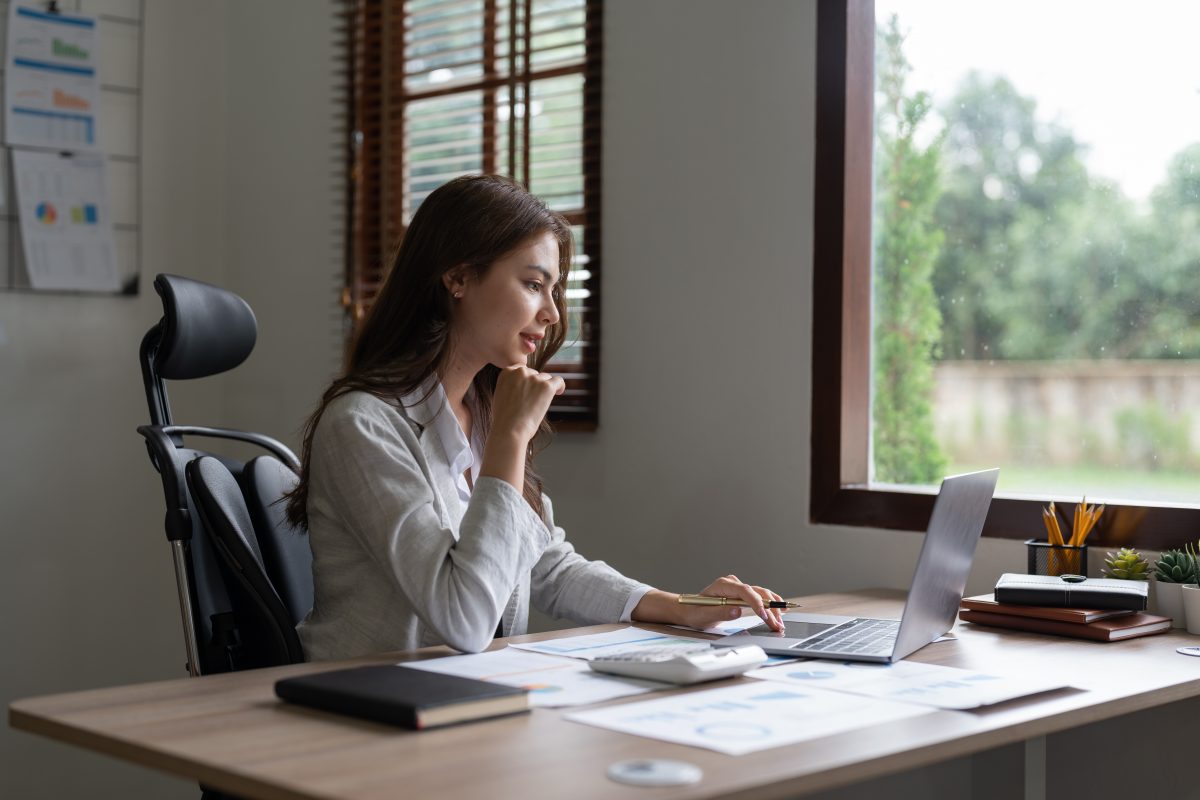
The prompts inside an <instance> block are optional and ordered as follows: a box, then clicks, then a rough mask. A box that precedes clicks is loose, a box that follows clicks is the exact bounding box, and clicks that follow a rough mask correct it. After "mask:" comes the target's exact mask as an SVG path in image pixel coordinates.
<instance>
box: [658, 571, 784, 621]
mask: <svg viewBox="0 0 1200 800" xmlns="http://www.w3.org/2000/svg"><path fill="white" fill-rule="evenodd" d="M677 606H678V611H679V616H680V617H681V618H682V619H683V622H684V624H685V625H687V626H688V627H691V628H698V629H700V630H703V629H705V628H709V627H711V626H713V625H715V624H717V623H718V622H722V621H724V620H731V619H737V618H738V617H740V616H741V615H742V611H741V609H742V608H749V609H751V610H752V611H753V612H754V613H755V614H757V615H758V616H759V617H760V618H761V619H762V620H763V622H766V623H767V624H768V625H769V626H771V629H772V630H775V631H782V630H783V609H785V608H790V607H791V606H789V605H787V603H786V601H785V600H784V599H783V598H782V597H780V596H779V595H777V594H775V592H772V591H771V590H770V589H764V588H763V587H761V586H751V585H750V584H747V583H743V582H742V581H741V580H740V579H739V578H738V577H737V576H736V575H726V576H725V577H723V578H717V579H716V580H715V581H713V582H712V583H711V584H709V585H708V586H706V587H705V588H704V589H703V590H702V591H701V592H700V593H699V594H690V595H689V594H685V595H679V597H678V600H677Z"/></svg>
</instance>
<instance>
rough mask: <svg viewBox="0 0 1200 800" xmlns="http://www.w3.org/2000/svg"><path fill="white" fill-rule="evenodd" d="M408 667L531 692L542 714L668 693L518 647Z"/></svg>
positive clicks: (408, 663)
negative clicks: (543, 712)
mask: <svg viewBox="0 0 1200 800" xmlns="http://www.w3.org/2000/svg"><path fill="white" fill-rule="evenodd" d="M403 665H404V666H406V667H412V668H413V669H424V670H428V671H430V672H441V673H445V674H447V675H459V676H461V677H464V678H475V679H476V680H481V681H492V682H494V683H502V684H504V685H505V686H519V687H521V688H524V689H528V690H529V703H530V705H532V706H537V707H542V708H562V707H564V706H582V705H588V704H589V703H601V702H603V701H605V700H612V699H615V698H617V697H630V696H632V695H635V694H643V693H645V692H652V691H658V690H661V689H663V688H664V687H663V685H662V684H661V683H654V682H650V681H639V680H634V679H632V678H623V677H618V676H615V675H604V674H602V673H599V672H594V671H593V670H591V669H590V668H589V667H588V665H587V662H586V661H580V660H579V659H575V658H563V657H561V656H549V655H544V654H540V653H530V652H526V651H523V650H518V649H516V648H513V647H507V648H505V649H503V650H492V651H490V652H487V653H474V654H471V655H463V656H446V657H445V658H432V659H429V660H426V661H405V662H403Z"/></svg>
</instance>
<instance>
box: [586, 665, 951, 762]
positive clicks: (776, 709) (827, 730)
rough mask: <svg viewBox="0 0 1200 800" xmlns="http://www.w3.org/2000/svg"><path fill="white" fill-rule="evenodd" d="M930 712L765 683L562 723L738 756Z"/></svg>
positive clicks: (620, 708)
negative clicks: (583, 725) (576, 723)
mask: <svg viewBox="0 0 1200 800" xmlns="http://www.w3.org/2000/svg"><path fill="white" fill-rule="evenodd" d="M930 713H933V709H930V708H923V707H921V706H916V705H912V704H911V703H893V702H889V701H887V700H876V699H872V698H866V697H856V696H854V695H848V694H843V693H841V692H829V691H824V690H822V689H811V688H807V687H806V688H803V689H801V688H799V687H793V686H782V685H779V684H774V683H771V682H766V681H764V682H761V683H748V684H745V683H744V684H739V685H737V686H730V687H728V688H725V689H712V690H709V691H707V692H693V693H691V694H672V695H668V696H666V697H662V698H659V699H655V700H644V701H642V702H638V703H627V704H625V705H620V706H614V707H609V708H598V709H595V710H592V711H576V712H574V713H571V714H568V715H566V719H569V720H572V721H574V722H582V723H584V724H585V725H595V726H597V727H600V728H608V729H609V730H614V731H620V732H622V733H632V734H634V735H636V736H646V737H649V738H651V739H662V740H664V741H668V742H676V743H678V744H686V745H691V746H693V747H704V748H707V749H709V750H716V751H717V752H719V753H727V754H729V755H731V756H739V755H743V754H744V753H752V752H755V751H757V750H765V749H767V748H769V747H779V746H781V745H785V744H793V743H795V742H802V741H805V740H807V739H818V738H821V737H823V736H831V735H833V734H836V733H843V732H845V731H849V730H855V729H858V728H867V727H871V726H874V725H882V724H884V723H888V722H893V721H895V720H900V719H907V718H909V717H916V716H920V715H922V714H930Z"/></svg>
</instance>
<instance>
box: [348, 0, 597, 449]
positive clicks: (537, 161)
mask: <svg viewBox="0 0 1200 800" xmlns="http://www.w3.org/2000/svg"><path fill="white" fill-rule="evenodd" d="M601 8H602V0H392V1H391V2H388V1H387V0H350V2H349V3H348V9H349V12H348V13H349V22H350V24H349V25H348V29H349V30H348V33H349V36H348V37H347V42H348V50H347V54H348V63H349V73H350V84H351V85H350V91H349V118H350V122H351V125H350V129H351V136H350V177H351V192H350V199H349V211H348V213H349V228H350V231H351V236H350V238H349V245H348V251H349V252H348V253H347V259H346V260H347V269H346V276H345V277H346V280H345V290H344V292H343V295H342V303H343V305H344V306H345V308H346V312H347V314H348V317H349V319H350V321H351V324H352V325H353V324H354V323H356V322H357V321H358V320H361V319H362V317H363V315H364V314H365V313H366V311H367V309H368V308H370V306H371V302H372V301H373V299H374V298H375V296H376V294H377V292H378V290H379V287H380V286H381V284H382V282H383V280H384V278H385V277H386V275H385V272H386V269H387V266H388V258H389V255H390V254H391V253H393V252H394V250H395V247H396V245H397V243H398V242H399V241H400V239H401V237H403V235H404V231H405V227H406V226H407V224H408V222H409V221H410V220H411V219H412V215H413V212H414V211H415V210H416V208H417V206H418V205H420V203H421V201H422V200H424V199H425V197H426V196H428V195H429V193H430V192H432V191H433V190H434V189H435V188H437V187H438V186H440V185H442V184H443V183H445V182H446V181H448V180H450V179H452V178H455V177H457V176H459V175H464V174H469V173H497V174H502V175H508V176H510V177H512V178H514V179H516V180H517V181H520V182H521V183H522V184H524V185H525V186H526V187H528V188H529V190H530V191H531V192H533V193H534V194H535V195H537V196H538V197H540V198H541V199H542V200H544V201H545V202H546V204H547V205H549V206H550V207H551V208H552V209H554V210H556V211H558V212H559V213H561V214H562V215H563V216H565V217H566V218H567V220H568V221H569V222H570V223H571V226H572V228H573V229H574V233H575V242H576V252H575V258H574V263H573V264H572V268H571V274H570V282H569V284H568V286H567V304H568V307H569V311H570V314H569V317H568V319H569V320H570V326H569V330H568V333H567V339H566V343H565V344H564V346H563V348H562V349H561V350H560V351H559V352H558V354H557V356H556V357H555V359H554V361H553V362H552V364H551V368H552V369H553V370H554V371H555V372H557V373H559V374H560V375H563V376H564V377H565V378H566V380H567V392H566V394H565V395H563V396H562V397H560V398H558V400H557V401H556V402H555V404H554V405H553V406H552V407H551V410H550V416H551V419H553V420H555V421H556V422H558V423H560V424H559V427H570V428H576V427H578V428H591V427H594V426H595V424H596V421H597V398H598V366H599V363H598V355H599V354H598V352H597V343H598V341H599V302H600V297H599V282H598V278H599V266H600V97H601V55H602V49H603V48H602V40H601V35H602V25H601V23H602V20H601ZM562 423H566V424H565V425H564V424H562Z"/></svg>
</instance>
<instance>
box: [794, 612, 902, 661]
mask: <svg viewBox="0 0 1200 800" xmlns="http://www.w3.org/2000/svg"><path fill="white" fill-rule="evenodd" d="M899 630H900V620H898V619H855V620H851V621H850V622H846V623H843V624H841V625H838V626H837V627H834V628H830V629H829V630H827V631H825V632H823V633H820V634H818V635H816V636H814V637H813V638H811V639H807V640H805V641H803V642H801V643H800V644H798V645H796V646H795V647H796V649H797V650H804V651H805V652H814V653H846V654H854V655H864V656H886V655H890V654H891V652H892V648H893V647H894V646H895V644H896V633H897V631H899Z"/></svg>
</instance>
